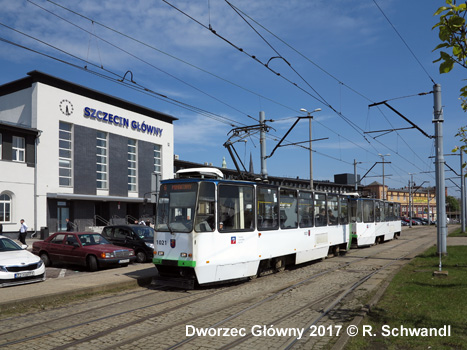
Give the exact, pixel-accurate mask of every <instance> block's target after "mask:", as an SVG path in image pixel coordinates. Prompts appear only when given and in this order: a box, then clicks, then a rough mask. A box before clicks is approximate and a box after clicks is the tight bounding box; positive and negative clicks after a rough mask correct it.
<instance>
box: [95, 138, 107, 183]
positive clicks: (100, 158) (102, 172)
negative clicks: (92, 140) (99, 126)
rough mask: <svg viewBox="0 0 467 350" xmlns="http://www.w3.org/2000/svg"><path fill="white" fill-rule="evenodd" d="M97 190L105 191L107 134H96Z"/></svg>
mask: <svg viewBox="0 0 467 350" xmlns="http://www.w3.org/2000/svg"><path fill="white" fill-rule="evenodd" d="M96 156H97V158H96V165H97V168H96V171H97V188H98V189H107V133H105V132H101V131H98V132H97V143H96Z"/></svg>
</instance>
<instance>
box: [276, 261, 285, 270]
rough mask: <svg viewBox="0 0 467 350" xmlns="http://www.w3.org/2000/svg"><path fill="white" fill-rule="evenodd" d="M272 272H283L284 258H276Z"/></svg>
mask: <svg viewBox="0 0 467 350" xmlns="http://www.w3.org/2000/svg"><path fill="white" fill-rule="evenodd" d="M274 270H275V271H276V272H282V271H284V270H285V259H284V258H277V259H276V262H275V264H274Z"/></svg>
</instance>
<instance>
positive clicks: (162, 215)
mask: <svg viewBox="0 0 467 350" xmlns="http://www.w3.org/2000/svg"><path fill="white" fill-rule="evenodd" d="M198 170H199V171H197V170H196V169H187V170H184V171H180V172H178V173H177V176H178V178H176V179H173V180H164V181H162V183H161V187H160V195H159V201H158V208H157V217H156V235H155V237H154V247H155V248H154V250H155V251H154V258H153V262H154V264H155V265H156V267H157V269H158V271H159V276H160V277H159V283H162V284H165V285H173V286H182V287H185V288H192V287H193V286H194V283H195V282H198V283H199V284H200V285H203V284H207V283H217V282H220V281H228V280H235V279H241V278H247V277H254V276H257V275H258V274H259V273H260V272H262V271H264V270H268V269H273V270H282V269H283V268H284V267H285V265H286V264H300V263H303V262H307V261H311V260H316V259H320V258H324V257H326V256H327V255H328V254H329V253H334V254H337V253H338V252H339V251H346V250H347V249H348V246H349V245H350V229H349V203H350V202H349V199H348V197H347V196H345V195H338V194H334V193H324V192H311V191H304V190H297V189H293V188H287V187H281V186H273V185H267V184H261V183H255V182H248V181H233V180H223V179H222V173H221V172H220V171H219V170H217V169H207V168H202V169H198Z"/></svg>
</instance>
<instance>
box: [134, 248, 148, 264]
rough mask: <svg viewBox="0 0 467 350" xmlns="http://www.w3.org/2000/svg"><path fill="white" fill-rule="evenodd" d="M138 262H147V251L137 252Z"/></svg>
mask: <svg viewBox="0 0 467 350" xmlns="http://www.w3.org/2000/svg"><path fill="white" fill-rule="evenodd" d="M136 262H138V263H144V262H146V253H145V252H143V251H141V250H140V251H139V252H137V253H136Z"/></svg>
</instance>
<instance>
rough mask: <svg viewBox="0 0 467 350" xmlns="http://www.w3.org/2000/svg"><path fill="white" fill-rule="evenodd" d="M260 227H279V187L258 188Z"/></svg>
mask: <svg viewBox="0 0 467 350" xmlns="http://www.w3.org/2000/svg"><path fill="white" fill-rule="evenodd" d="M256 193H257V202H258V229H261V230H268V229H269V230H272V229H277V228H278V227H279V222H278V220H277V218H278V214H279V213H278V211H279V208H278V205H277V204H278V203H277V200H278V196H277V189H276V188H272V187H261V186H258V188H257V192H256Z"/></svg>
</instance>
